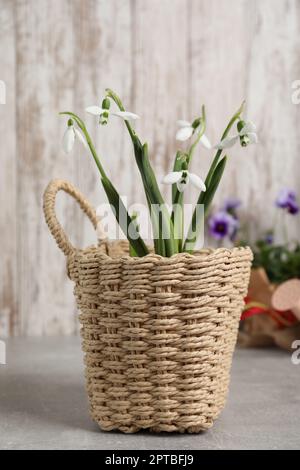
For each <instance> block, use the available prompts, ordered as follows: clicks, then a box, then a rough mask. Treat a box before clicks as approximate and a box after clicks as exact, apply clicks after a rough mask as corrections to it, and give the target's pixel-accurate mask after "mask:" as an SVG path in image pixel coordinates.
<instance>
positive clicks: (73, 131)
mask: <svg viewBox="0 0 300 470" xmlns="http://www.w3.org/2000/svg"><path fill="white" fill-rule="evenodd" d="M76 139H78V140H79V142H80V143H81V144H82V145H83V146H84V147H85V148H87V143H86V140H85V138H84V136H83V135H82V133H81V132H80V131H79V130H78V129H77V128H76V127H75V126H74V124H73V122H72V121H69V122H68V127H67V129H66V131H65V133H64V136H63V141H62V145H63V149H64V151H65V152H66V153H70V152H71V150H72V149H73V147H74V143H75V140H76Z"/></svg>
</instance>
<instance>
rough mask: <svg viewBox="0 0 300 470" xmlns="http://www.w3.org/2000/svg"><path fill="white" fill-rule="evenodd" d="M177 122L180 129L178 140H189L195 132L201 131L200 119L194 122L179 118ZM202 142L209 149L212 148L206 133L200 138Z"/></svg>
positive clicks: (177, 135)
mask: <svg viewBox="0 0 300 470" xmlns="http://www.w3.org/2000/svg"><path fill="white" fill-rule="evenodd" d="M177 124H178V126H179V129H178V131H177V133H176V140H180V141H181V142H184V141H185V140H188V139H189V138H190V137H192V135H193V134H194V133H198V132H199V130H200V129H199V124H200V121H199V119H196V120H195V121H194V122H193V123H190V122H189V121H183V120H179V121H177ZM200 142H201V143H202V144H203V145H204V147H206V148H207V149H210V148H211V144H210V142H209V140H208V138H207V137H206V135H204V134H203V136H202V137H201V138H200Z"/></svg>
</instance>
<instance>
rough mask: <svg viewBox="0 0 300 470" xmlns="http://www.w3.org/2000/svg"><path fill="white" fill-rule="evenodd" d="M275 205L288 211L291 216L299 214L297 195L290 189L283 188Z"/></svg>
mask: <svg viewBox="0 0 300 470" xmlns="http://www.w3.org/2000/svg"><path fill="white" fill-rule="evenodd" d="M275 204H276V206H277V207H280V208H281V209H286V210H287V212H288V213H289V214H292V215H295V214H298V212H299V205H298V203H297V200H296V193H295V191H292V190H291V189H288V188H282V189H281V190H280V191H279V193H278V195H277V198H276V201H275Z"/></svg>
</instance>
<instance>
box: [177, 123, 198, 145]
mask: <svg viewBox="0 0 300 470" xmlns="http://www.w3.org/2000/svg"><path fill="white" fill-rule="evenodd" d="M193 132H194V129H193V128H192V126H190V127H182V128H181V129H179V130H178V131H177V133H176V140H180V141H181V142H184V141H185V140H187V139H189V138H190V137H191V136H192V134H193Z"/></svg>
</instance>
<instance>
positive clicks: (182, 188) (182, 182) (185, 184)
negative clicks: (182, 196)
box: [176, 180, 188, 193]
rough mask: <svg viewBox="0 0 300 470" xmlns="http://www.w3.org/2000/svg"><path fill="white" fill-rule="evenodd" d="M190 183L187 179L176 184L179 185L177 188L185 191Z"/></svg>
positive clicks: (181, 191)
mask: <svg viewBox="0 0 300 470" xmlns="http://www.w3.org/2000/svg"><path fill="white" fill-rule="evenodd" d="M187 185H188V183H187V180H183V181H181V180H180V181H178V183H177V184H176V186H177V189H178V191H179V192H180V193H183V191H185V190H186V187H187Z"/></svg>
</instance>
